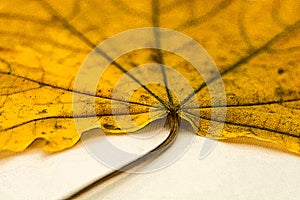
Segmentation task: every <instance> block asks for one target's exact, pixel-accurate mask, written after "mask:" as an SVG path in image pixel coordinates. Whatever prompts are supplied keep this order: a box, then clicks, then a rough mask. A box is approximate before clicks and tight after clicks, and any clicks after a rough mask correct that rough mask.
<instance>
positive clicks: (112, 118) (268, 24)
mask: <svg viewBox="0 0 300 200" xmlns="http://www.w3.org/2000/svg"><path fill="white" fill-rule="evenodd" d="M299 10H300V2H299V1H298V0H287V1H283V0H282V1H280V0H265V1H246V0H213V1H205V0H193V1H183V0H172V1H169V0H167V1H158V0H152V1H136V2H134V1H129V0H126V1H125V0H112V1H111V0H103V1H96V0H94V1H93V0H92V1H78V0H67V1H62V2H59V1H50V0H48V1H46V0H42V1H26V2H25V1H22V0H20V1H18V0H12V1H3V2H1V4H0V34H1V37H0V88H1V89H0V105H1V106H0V151H4V150H11V151H22V150H24V149H26V148H27V147H28V146H29V145H30V144H31V143H32V142H33V141H35V140H36V139H39V138H42V139H44V141H45V145H44V149H45V150H47V151H51V152H54V151H60V150H63V149H66V148H69V147H72V146H73V145H74V144H75V143H76V142H78V140H79V138H80V134H81V132H79V133H78V130H77V129H76V127H75V123H74V118H75V119H78V120H81V121H83V122H86V123H87V124H90V125H91V127H92V126H93V125H94V124H92V122H91V121H90V120H89V119H90V118H92V117H93V113H94V112H96V115H97V118H98V120H97V122H96V123H98V124H99V125H100V127H101V128H102V129H103V130H104V131H105V132H107V133H122V132H128V131H135V130H138V129H140V128H142V127H144V126H145V125H147V124H148V123H150V122H151V121H153V120H156V119H160V118H163V117H166V115H167V114H168V113H169V112H172V111H174V110H176V109H177V108H178V107H179V106H180V105H184V106H181V107H180V109H179V110H178V112H179V115H180V116H181V117H182V118H183V119H185V120H187V121H189V122H190V123H191V125H192V126H193V128H194V129H195V131H196V132H197V134H199V135H201V136H205V137H208V138H213V139H217V140H227V139H234V138H254V139H258V140H262V141H266V142H273V143H277V144H279V145H281V146H282V147H283V148H285V149H287V150H289V151H291V152H294V153H298V154H299V153H300V144H299V142H300V131H299V130H300V80H299V77H300V66H299V63H300V62H299V60H300V31H299V28H300V21H299V19H300V16H299V12H298V11H299ZM153 26H154V27H164V28H169V29H173V30H176V31H179V32H182V33H184V34H186V35H188V36H190V37H191V38H193V39H195V40H196V41H197V42H198V43H199V44H201V45H202V46H203V47H204V48H205V49H206V50H207V52H208V53H209V55H210V56H211V57H212V59H213V60H214V61H215V63H216V65H217V67H218V70H219V71H220V73H221V76H222V80H223V83H224V86H225V90H226V101H227V105H217V106H212V103H211V99H210V93H209V91H208V89H207V86H208V85H213V84H215V83H217V82H218V81H220V80H219V79H216V78H212V79H211V80H210V81H209V82H208V83H207V82H206V83H205V82H204V80H203V79H202V77H201V75H200V74H199V73H198V72H197V71H196V70H195V69H194V68H193V66H192V65H191V64H190V63H189V62H187V61H186V60H184V59H183V58H181V57H180V56H178V55H174V54H172V53H171V52H167V51H163V50H157V49H142V50H135V51H132V52H129V53H127V54H124V55H122V56H120V57H119V58H117V59H116V60H114V62H113V63H112V64H111V65H110V66H109V67H108V68H107V70H106V71H105V72H104V74H103V76H102V77H101V79H100V80H99V83H98V87H97V90H96V93H95V91H89V89H88V88H87V89H85V90H76V89H75V88H74V80H75V77H76V75H77V72H78V70H79V68H80V66H81V64H82V63H83V61H84V59H85V58H86V56H87V55H88V54H89V52H91V51H92V50H93V49H94V48H95V47H96V46H97V45H98V44H99V43H100V42H101V41H103V40H105V39H107V38H109V37H111V36H113V35H115V34H117V33H120V32H122V31H126V30H129V29H133V28H140V27H153ZM156 37H157V41H158V42H160V38H159V36H156ZM117 47H118V46H117V45H116V46H115V47H113V48H117ZM146 63H161V64H164V65H167V66H169V67H170V68H172V69H175V70H176V71H178V72H179V73H180V74H181V75H182V76H183V77H184V78H185V79H186V80H187V81H188V83H189V85H190V86H191V87H192V88H193V90H194V94H191V93H189V92H187V91H186V90H185V85H184V84H183V82H181V81H180V80H178V79H175V78H174V77H173V76H174V75H173V74H172V73H170V72H169V70H168V69H167V68H165V67H162V68H161V70H156V71H151V69H150V70H148V69H146V68H145V70H144V71H143V72H141V73H140V74H138V75H136V74H135V75H132V76H129V79H130V80H131V81H132V82H134V83H135V84H136V85H138V86H139V87H138V89H136V90H135V91H134V93H133V94H127V93H126V91H125V92H124V91H123V92H122V90H120V91H119V93H117V94H116V95H114V96H113V90H114V88H115V87H116V85H117V83H118V81H119V80H120V79H121V78H122V77H123V76H124V74H125V72H128V73H129V74H130V72H131V70H133V69H135V68H136V67H137V66H140V65H143V64H146ZM147 70H148V71H147ZM128 73H127V74H128ZM149 75H151V76H155V77H157V79H159V80H161V81H162V82H164V83H165V84H166V85H169V86H171V85H173V86H176V89H177V90H178V91H182V92H181V95H182V96H183V97H186V98H178V96H176V95H177V94H175V93H174V91H171V90H169V89H166V88H165V87H162V86H161V85H159V84H155V83H152V84H151V83H149V84H146V85H144V84H142V80H145V79H147V76H149ZM87 81H88V80H87ZM74 93H75V94H76V95H78V96H79V97H80V100H81V101H78V102H72V95H73V94H74ZM128 95H129V96H128ZM189 97H194V98H196V100H197V103H196V105H197V106H194V105H195V102H194V103H193V104H192V103H191V101H192V99H193V98H189ZM94 100H95V102H96V104H95V105H93V102H94ZM74 104H75V105H76V106H77V107H78V108H80V109H79V111H78V112H77V111H76V112H74V110H73V109H72V106H73V105H74ZM90 105H92V106H90ZM128 107H129V112H128ZM225 108H226V119H225V122H224V127H223V130H222V132H221V134H220V135H219V134H218V135H214V133H210V132H208V129H209V126H210V121H213V122H215V124H216V125H218V123H220V124H222V119H220V118H218V116H215V115H214V116H213V117H212V116H211V113H212V111H216V112H223V111H224V109H225ZM129 119H130V120H131V121H132V122H134V123H127V122H128V121H126V120H129ZM120 123H121V125H120Z"/></svg>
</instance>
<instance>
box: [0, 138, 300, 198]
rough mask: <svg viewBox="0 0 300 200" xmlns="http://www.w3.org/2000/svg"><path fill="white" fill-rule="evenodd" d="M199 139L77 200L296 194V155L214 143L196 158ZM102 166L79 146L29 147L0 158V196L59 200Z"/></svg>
mask: <svg viewBox="0 0 300 200" xmlns="http://www.w3.org/2000/svg"><path fill="white" fill-rule="evenodd" d="M179 134H182V132H180V133H179ZM182 135H184V136H183V137H190V136H191V135H190V134H182ZM120 137H125V136H120ZM203 141H204V139H203V138H201V137H198V136H197V137H195V140H194V142H193V144H192V145H191V146H190V148H189V149H188V151H187V152H186V153H185V154H184V155H183V156H182V157H181V158H180V159H179V160H177V162H175V163H173V164H172V165H170V166H169V167H167V168H164V169H162V170H159V171H156V172H153V173H146V174H142V175H136V174H130V175H128V176H124V177H122V178H121V179H119V180H117V181H114V182H113V183H111V184H106V185H102V186H99V187H98V188H96V189H95V190H93V191H91V192H89V193H87V194H86V195H85V196H84V197H82V198H81V199H94V198H98V199H114V200H115V199H116V200H117V199H122V200H123V199H214V200H215V199H264V200H265V199H272V200H274V199H298V193H299V188H300V173H299V171H300V157H298V156H295V155H291V154H287V153H284V152H279V151H275V150H269V149H266V148H262V147H257V146H250V145H238V144H227V143H218V144H217V145H216V147H215V148H214V150H213V151H212V152H211V154H210V155H209V156H208V157H206V158H205V159H203V160H199V152H200V149H201V147H202V144H203ZM108 171H110V169H107V168H106V167H104V166H103V165H101V164H100V163H99V162H97V161H95V160H94V159H93V158H92V157H91V156H90V155H89V154H88V153H87V152H86V150H85V148H84V147H83V146H82V145H77V146H76V147H75V148H73V149H72V150H67V151H64V152H62V153H58V154H53V155H49V154H45V153H43V152H41V151H39V150H36V149H34V150H31V151H27V152H25V153H23V154H19V155H17V156H12V157H4V158H2V159H1V160H0V198H1V199H59V198H62V197H63V196H64V195H67V194H68V193H70V192H72V191H74V190H76V189H78V188H80V187H82V186H83V185H85V184H87V183H88V182H90V181H91V180H93V179H95V178H97V177H99V176H102V175H104V174H105V173H107V172H108Z"/></svg>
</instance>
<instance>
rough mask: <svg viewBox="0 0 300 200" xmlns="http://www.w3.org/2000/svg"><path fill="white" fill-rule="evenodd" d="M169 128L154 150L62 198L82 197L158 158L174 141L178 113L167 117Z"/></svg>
mask: <svg viewBox="0 0 300 200" xmlns="http://www.w3.org/2000/svg"><path fill="white" fill-rule="evenodd" d="M165 125H167V126H169V127H170V128H171V130H170V133H169V135H168V137H167V138H166V139H165V140H164V141H163V142H161V143H160V144H159V145H158V146H156V147H155V148H154V149H152V150H150V151H149V152H147V153H145V154H144V155H142V156H141V157H139V158H137V159H136V160H134V161H132V162H130V163H128V164H126V165H124V166H123V167H121V168H119V169H116V170H114V171H112V172H111V173H109V174H107V175H105V176H103V177H101V178H99V179H97V180H95V181H94V182H92V183H90V184H89V185H86V186H84V187H83V188H81V189H79V190H78V191H76V192H74V193H73V194H71V195H70V196H68V197H66V198H64V199H74V198H78V197H80V196H82V195H83V194H84V193H86V192H88V191H90V190H91V189H93V188H95V187H97V186H99V185H101V184H103V183H105V182H107V181H108V180H111V179H112V178H115V177H116V176H118V175H121V174H123V173H126V171H128V170H130V169H133V168H134V167H137V166H139V165H140V164H141V163H143V162H145V161H147V160H150V159H155V158H156V157H158V156H159V155H160V154H161V153H163V152H164V151H166V150H167V149H168V148H169V147H170V146H171V145H172V144H173V142H174V141H175V139H176V136H177V133H178V130H179V126H180V117H179V115H178V113H170V114H169V115H168V116H167V121H166V124H165Z"/></svg>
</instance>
